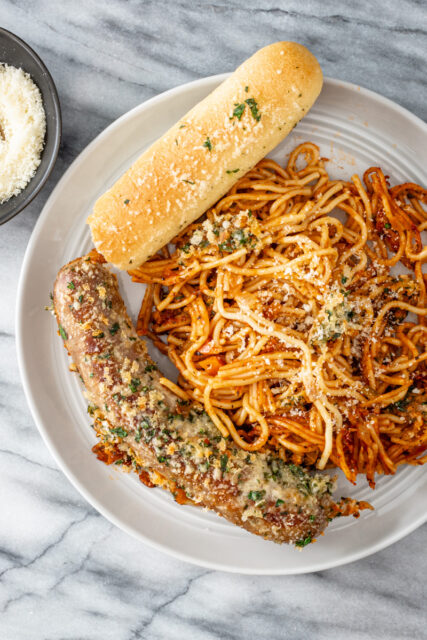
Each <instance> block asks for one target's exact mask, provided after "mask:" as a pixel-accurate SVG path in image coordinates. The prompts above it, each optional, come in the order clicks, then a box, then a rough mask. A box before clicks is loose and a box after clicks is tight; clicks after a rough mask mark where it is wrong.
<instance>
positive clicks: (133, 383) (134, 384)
mask: <svg viewBox="0 0 427 640" xmlns="http://www.w3.org/2000/svg"><path fill="white" fill-rule="evenodd" d="M140 384H141V380H140V379H139V378H132V380H131V382H130V385H129V389H130V390H131V391H132V393H136V392H137V391H138V387H139V386H140Z"/></svg>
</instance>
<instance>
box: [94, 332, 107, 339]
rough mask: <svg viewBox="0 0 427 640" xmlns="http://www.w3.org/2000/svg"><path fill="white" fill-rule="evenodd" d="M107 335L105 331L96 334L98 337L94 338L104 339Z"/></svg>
mask: <svg viewBox="0 0 427 640" xmlns="http://www.w3.org/2000/svg"><path fill="white" fill-rule="evenodd" d="M104 336H105V333H104V332H103V331H100V332H99V333H97V334H96V336H93V337H94V338H104Z"/></svg>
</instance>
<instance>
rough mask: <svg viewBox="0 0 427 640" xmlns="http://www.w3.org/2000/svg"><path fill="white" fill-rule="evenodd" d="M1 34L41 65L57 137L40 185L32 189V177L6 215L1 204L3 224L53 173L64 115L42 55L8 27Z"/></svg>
mask: <svg viewBox="0 0 427 640" xmlns="http://www.w3.org/2000/svg"><path fill="white" fill-rule="evenodd" d="M0 34H5V35H6V36H7V37H8V38H9V39H10V40H11V41H12V42H14V44H15V45H16V46H18V47H21V48H22V49H24V50H25V51H26V53H27V54H28V55H29V56H30V57H31V58H33V60H34V62H35V63H36V65H37V66H38V67H40V69H41V71H42V72H43V74H44V75H45V77H46V81H47V84H48V91H49V93H50V94H51V96H52V100H53V106H54V117H53V118H52V121H53V122H54V133H53V136H54V138H55V144H54V147H53V149H52V152H51V154H50V157H49V161H48V163H47V165H46V166H45V168H44V170H43V175H42V178H41V180H40V182H39V183H38V185H37V186H36V187H33V188H32V189H31V182H32V179H31V180H30V181H29V182H28V184H27V186H26V187H24V189H23V192H25V191H27V190H28V194H27V196H26V197H25V198H24V199H23V200H22V201H21V202H20V204H19V205H17V206H16V207H15V208H14V209H12V211H11V212H9V213H8V214H6V215H5V216H2V214H1V205H0V225H2V224H4V223H5V222H8V221H9V220H11V219H12V218H14V217H15V216H16V215H18V213H20V212H21V211H22V210H23V209H25V207H27V206H28V205H29V204H30V202H32V200H34V198H35V197H36V196H37V194H38V193H39V192H40V190H41V189H42V188H43V187H44V185H45V183H46V181H47V179H48V178H49V176H50V174H51V173H52V170H53V167H54V166H55V162H56V159H57V157H58V153H59V147H60V145H61V139H62V116H61V105H60V102H59V97H58V92H57V89H56V86H55V83H54V81H53V78H52V76H51V74H50V72H49V70H48V68H47V67H46V65H45V64H44V62H43V60H42V59H41V58H40V56H39V55H38V54H37V53H36V52H35V51H34V49H32V48H31V47H30V45H29V44H27V43H26V42H25V41H24V40H22V39H21V38H19V37H18V36H17V35H15V34H14V33H12V32H11V31H9V30H8V29H4V28H3V27H0ZM0 62H1V61H0ZM37 86H38V85H37ZM39 90H40V93H41V94H42V98H43V93H42V91H41V89H40V87H39ZM37 171H38V169H37V170H36V173H37ZM34 177H35V174H34V176H33V178H34ZM6 202H8V201H6Z"/></svg>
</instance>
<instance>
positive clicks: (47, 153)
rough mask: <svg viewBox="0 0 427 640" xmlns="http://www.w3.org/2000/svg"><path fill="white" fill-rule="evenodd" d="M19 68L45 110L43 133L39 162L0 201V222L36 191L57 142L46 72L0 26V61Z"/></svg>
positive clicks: (53, 95)
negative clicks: (28, 177) (22, 185)
mask: <svg viewBox="0 0 427 640" xmlns="http://www.w3.org/2000/svg"><path fill="white" fill-rule="evenodd" d="M1 62H4V63H6V64H8V65H10V66H13V67H18V68H19V67H20V68H22V69H23V70H24V71H26V72H27V73H29V74H30V76H31V78H32V79H33V81H34V82H35V84H36V85H37V86H38V88H39V89H40V93H41V94H42V98H43V106H44V110H45V113H46V135H45V144H44V149H43V151H42V155H41V162H40V164H39V166H38V168H37V171H36V173H35V175H34V176H33V178H31V180H30V182H29V183H28V184H27V186H26V187H25V189H23V190H22V191H21V193H19V194H18V195H17V196H12V197H11V198H10V199H9V200H6V202H4V203H3V204H0V224H3V223H4V222H7V221H8V220H10V219H11V218H13V216H16V214H17V213H19V212H20V211H22V209H24V207H26V206H27V204H28V203H29V202H31V200H32V199H33V198H34V197H35V196H36V195H37V194H38V192H39V191H40V189H41V188H42V187H43V185H44V183H45V182H46V180H47V179H48V177H49V174H50V172H51V171H52V169H53V167H54V165H55V161H56V158H57V155H58V151H59V145H60V143H61V108H60V106H59V99H58V94H57V92H56V87H55V85H54V83H53V80H52V77H51V75H50V73H49V71H48V70H47V69H46V67H45V65H44V64H43V62H42V61H41V60H40V58H39V57H38V55H37V54H36V53H35V52H34V51H33V50H32V49H31V48H30V47H29V46H28V45H27V44H26V43H25V42H24V41H23V40H21V39H20V38H18V37H17V36H15V35H14V34H13V33H10V31H6V29H1V28H0V63H1Z"/></svg>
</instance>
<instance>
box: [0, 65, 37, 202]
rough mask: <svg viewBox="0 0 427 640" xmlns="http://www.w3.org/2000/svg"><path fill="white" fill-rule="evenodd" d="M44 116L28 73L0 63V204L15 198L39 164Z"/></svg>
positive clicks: (35, 88)
mask: <svg viewBox="0 0 427 640" xmlns="http://www.w3.org/2000/svg"><path fill="white" fill-rule="evenodd" d="M45 132H46V115H45V111H44V108H43V101H42V97H41V93H40V90H39V89H38V87H37V86H36V85H35V84H34V82H33V80H32V79H31V77H30V76H29V74H28V73H25V71H23V70H22V69H17V68H16V67H12V66H10V65H7V64H2V63H0V204H3V202H6V200H9V198H11V197H12V196H16V195H18V193H20V192H21V191H22V189H24V188H25V187H26V186H27V184H28V183H29V181H30V180H31V178H32V177H33V176H34V174H35V172H36V170H37V167H38V166H39V164H40V156H41V152H42V150H43V146H44V139H45Z"/></svg>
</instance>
